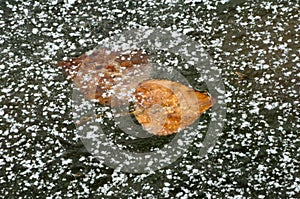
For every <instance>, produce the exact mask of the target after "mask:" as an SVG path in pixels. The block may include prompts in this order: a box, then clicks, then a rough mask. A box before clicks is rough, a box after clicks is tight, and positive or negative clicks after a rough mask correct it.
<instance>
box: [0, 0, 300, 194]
mask: <svg viewBox="0 0 300 199" xmlns="http://www.w3.org/2000/svg"><path fill="white" fill-rule="evenodd" d="M276 2H277V1H272V2H271V1H260V3H254V2H246V1H237V0H231V1H230V0H218V1H207V0H202V1H195V2H193V1H186V3H182V2H181V1H171V0H170V1H166V2H165V3H160V1H148V2H147V1H101V2H98V3H95V2H94V1H84V2H82V1H73V0H70V1H63V0H55V1H52V2H48V3H45V2H37V1H32V0H29V1H26V2H22V1H7V2H1V3H0V16H1V17H0V49H1V51H0V60H1V62H0V77H1V79H0V81H1V86H0V193H1V195H2V196H4V197H6V198H12V197H20V198H33V197H35V196H38V197H41V198H45V197H49V198H52V197H53V198H66V197H68V198H79V197H84V198H86V197H95V198H128V196H129V195H130V196H131V197H132V198H300V166H299V165H300V155H299V154H300V153H299V152H300V134H299V133H300V131H299V129H300V93H299V92H300V58H299V57H300V11H299V7H300V4H299V1H292V2H285V3H282V2H281V3H276ZM137 25H141V26H146V27H154V28H156V27H161V28H166V29H169V30H172V31H178V32H180V33H183V34H185V35H187V36H188V37H190V38H191V39H193V40H195V41H198V42H200V43H202V44H203V45H204V48H205V49H206V51H207V52H208V54H209V55H210V57H211V58H212V59H213V61H214V64H215V66H217V67H218V69H219V70H220V71H221V73H222V77H223V83H224V85H225V89H226V94H225V96H226V99H225V102H226V104H227V105H226V106H227V113H226V120H225V121H224V123H225V126H224V128H223V131H222V134H221V135H220V136H219V138H218V140H217V142H216V145H215V147H214V148H213V149H212V150H210V151H209V153H208V154H207V155H206V156H205V157H200V156H199V155H198V151H199V147H201V138H202V136H205V128H204V129H199V136H198V137H197V139H196V140H195V141H194V142H193V143H192V144H191V146H190V147H189V148H188V150H187V151H186V152H185V153H184V154H183V155H182V156H181V157H180V158H179V159H177V160H176V161H175V162H173V163H172V164H170V165H168V166H167V167H165V168H162V169H160V170H157V171H153V172H152V173H147V174H137V173H126V172H122V171H118V170H117V169H113V168H110V167H109V166H107V165H106V164H105V163H103V162H101V161H99V160H98V159H96V158H95V157H94V156H92V155H91V154H90V153H88V152H87V150H86V149H85V147H84V145H83V144H82V142H81V140H80V138H79V136H78V135H77V129H76V126H75V124H74V122H73V119H72V90H73V85H72V82H71V81H69V80H66V79H65V76H64V75H63V72H62V70H61V68H58V67H56V66H55V63H56V61H60V60H63V59H66V58H70V57H74V56H80V55H82V54H83V53H85V52H87V51H89V50H91V49H93V48H95V47H97V46H98V44H99V43H100V42H101V41H102V40H104V39H105V38H108V37H110V36H113V35H115V34H118V33H120V32H122V31H123V30H128V29H130V28H132V27H135V26H137ZM186 78H187V79H188V80H191V78H192V74H188V73H187V75H186ZM199 87H201V85H199ZM209 118H210V112H208V113H206V114H204V116H203V119H202V120H201V121H202V122H203V123H204V124H205V121H208V120H209ZM110 130H112V131H114V130H113V129H110ZM119 135H120V136H119ZM125 137H126V136H124V134H120V133H119V134H118V133H116V136H115V137H112V139H116V140H117V141H118V142H119V144H123V145H124V146H126V140H125V141H124V142H123V143H122V140H118V139H120V138H122V139H123V138H124V139H126V138H125ZM170 139H171V138H165V137H164V138H161V137H158V138H157V137H154V138H151V139H147V138H145V139H142V141H141V140H138V142H137V143H135V144H136V147H139V148H140V149H141V150H142V151H147V150H151V146H156V145H158V144H162V145H163V144H165V143H167V142H169V141H170Z"/></svg>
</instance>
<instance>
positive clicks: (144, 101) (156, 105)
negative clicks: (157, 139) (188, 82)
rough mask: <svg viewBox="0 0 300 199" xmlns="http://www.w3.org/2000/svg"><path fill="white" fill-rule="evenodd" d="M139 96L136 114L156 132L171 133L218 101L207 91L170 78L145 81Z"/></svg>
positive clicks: (155, 133)
mask: <svg viewBox="0 0 300 199" xmlns="http://www.w3.org/2000/svg"><path fill="white" fill-rule="evenodd" d="M135 96H136V98H137V102H136V103H135V111H134V112H133V114H134V115H135V117H136V119H137V120H138V121H139V123H140V124H142V125H143V127H144V128H145V130H147V131H148V132H149V133H152V134H154V135H170V134H173V133H176V132H177V131H179V130H180V129H184V128H185V127H187V126H189V125H190V124H192V123H193V122H194V121H195V120H196V119H197V118H198V117H199V116H200V115H201V114H202V113H203V112H205V111H206V110H208V109H209V108H210V107H212V106H213V105H214V103H215V99H214V98H213V97H211V96H210V95H208V94H207V93H200V92H199V91H195V90H194V89H192V88H189V87H187V86H185V85H183V84H181V83H178V82H172V81H169V80H157V79H153V80H148V81H145V82H142V83H141V84H140V85H139V86H138V88H137V89H136V91H135Z"/></svg>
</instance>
